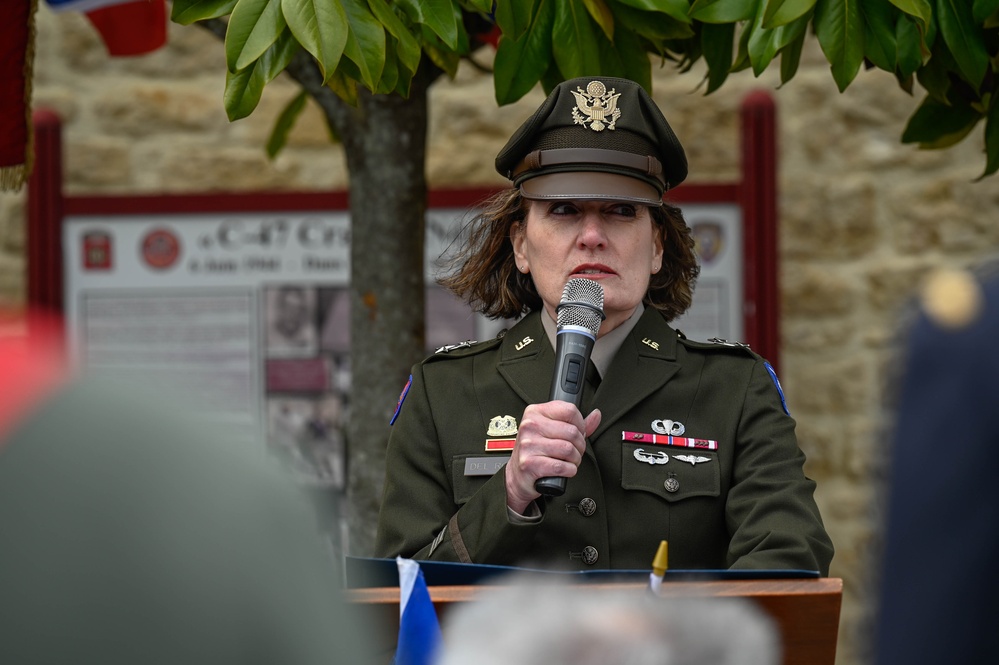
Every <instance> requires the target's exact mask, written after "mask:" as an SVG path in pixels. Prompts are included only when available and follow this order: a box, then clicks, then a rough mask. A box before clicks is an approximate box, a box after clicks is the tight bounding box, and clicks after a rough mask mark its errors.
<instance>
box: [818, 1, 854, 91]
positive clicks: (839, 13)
mask: <svg viewBox="0 0 999 665" xmlns="http://www.w3.org/2000/svg"><path fill="white" fill-rule="evenodd" d="M815 34H816V36H817V37H818V39H819V46H820V47H821V48H822V52H823V53H824V54H825V56H826V60H828V61H829V64H830V65H831V69H832V75H833V80H834V81H836V86H837V87H838V88H839V91H840V92H843V91H844V90H846V88H847V87H848V86H849V85H850V83H851V82H852V81H853V79H854V78H855V77H856V76H857V72H859V71H860V65H861V64H863V62H864V18H863V16H862V15H861V13H860V9H859V8H858V7H857V2H856V0H818V2H817V3H816V4H815Z"/></svg>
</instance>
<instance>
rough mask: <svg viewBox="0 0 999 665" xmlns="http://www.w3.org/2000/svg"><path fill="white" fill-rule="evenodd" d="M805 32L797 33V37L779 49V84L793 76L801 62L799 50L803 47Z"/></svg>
mask: <svg viewBox="0 0 999 665" xmlns="http://www.w3.org/2000/svg"><path fill="white" fill-rule="evenodd" d="M806 34H807V31H806V32H802V33H801V34H800V35H798V38H797V39H795V40H794V41H792V42H791V43H790V44H788V45H787V46H785V47H784V48H783V49H781V52H780V84H781V85H784V84H785V83H787V82H788V81H790V80H791V79H793V78H794V75H795V74H797V73H798V64H799V63H800V62H801V52H802V50H803V49H804V47H805V36H806Z"/></svg>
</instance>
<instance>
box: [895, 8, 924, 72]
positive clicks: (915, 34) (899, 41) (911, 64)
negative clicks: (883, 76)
mask: <svg viewBox="0 0 999 665" xmlns="http://www.w3.org/2000/svg"><path fill="white" fill-rule="evenodd" d="M895 44H896V46H897V51H896V53H897V58H896V62H897V63H898V70H897V71H898V75H899V78H900V79H901V80H907V79H908V78H909V77H910V76H912V75H913V74H914V73H915V72H916V70H918V69H919V68H920V67H922V66H923V48H922V44H923V39H922V37H921V36H920V34H919V27H918V26H917V25H916V21H915V20H914V19H913V18H911V17H909V16H899V17H898V23H896V24H895Z"/></svg>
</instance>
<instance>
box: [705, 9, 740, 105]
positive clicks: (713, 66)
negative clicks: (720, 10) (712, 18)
mask: <svg viewBox="0 0 999 665" xmlns="http://www.w3.org/2000/svg"><path fill="white" fill-rule="evenodd" d="M734 43H735V24H734V23H717V24H715V23H705V24H704V25H702V26H701V51H702V52H703V53H704V61H705V62H706V63H707V65H708V76H707V78H708V89H707V91H706V92H705V94H708V95H710V94H711V93H712V92H714V91H715V90H717V89H718V88H720V87H721V85H722V83H724V82H725V79H726V78H728V70H729V68H731V66H732V50H733V47H734Z"/></svg>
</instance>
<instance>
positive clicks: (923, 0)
mask: <svg viewBox="0 0 999 665" xmlns="http://www.w3.org/2000/svg"><path fill="white" fill-rule="evenodd" d="M890 1H891V4H893V5H895V6H896V7H898V8H899V9H901V10H902V11H903V12H905V13H906V14H908V15H909V16H912V17H914V18H915V19H917V21H916V22H917V24H918V25H919V28H920V29H921V30H922V31H924V32H925V31H926V29H927V26H929V25H930V24H931V23H933V8H932V7H931V6H930V2H929V0H890Z"/></svg>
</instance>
